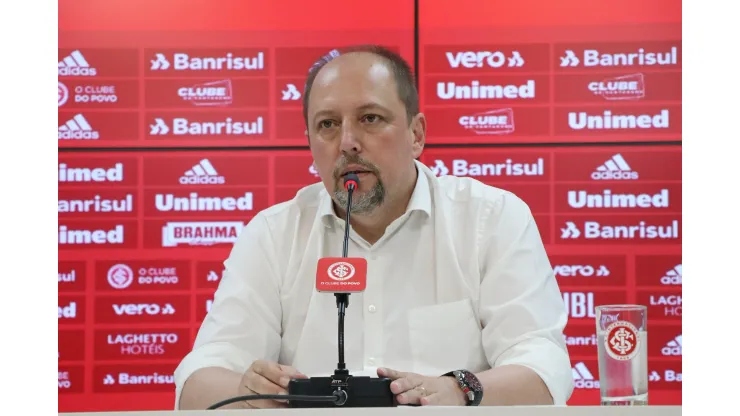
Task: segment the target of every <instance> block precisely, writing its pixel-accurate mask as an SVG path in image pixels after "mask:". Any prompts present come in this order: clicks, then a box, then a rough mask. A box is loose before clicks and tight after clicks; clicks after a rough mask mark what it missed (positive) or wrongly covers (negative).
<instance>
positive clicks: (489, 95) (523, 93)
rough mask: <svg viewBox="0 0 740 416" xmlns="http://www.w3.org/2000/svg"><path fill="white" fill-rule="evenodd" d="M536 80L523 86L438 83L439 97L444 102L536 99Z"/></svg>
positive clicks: (476, 81) (473, 82)
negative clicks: (453, 100) (454, 100)
mask: <svg viewBox="0 0 740 416" xmlns="http://www.w3.org/2000/svg"><path fill="white" fill-rule="evenodd" d="M534 87H535V84H534V80H531V79H530V80H528V81H527V82H526V83H524V84H521V85H513V84H511V85H481V83H480V81H478V80H473V81H471V82H470V85H456V84H455V82H454V81H451V82H438V83H437V97H439V98H440V99H442V100H451V99H456V100H490V99H516V98H535V88H534Z"/></svg>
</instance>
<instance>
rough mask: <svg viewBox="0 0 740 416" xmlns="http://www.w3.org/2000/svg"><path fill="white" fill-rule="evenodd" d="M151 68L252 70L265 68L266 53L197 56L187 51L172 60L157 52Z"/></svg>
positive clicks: (162, 69) (155, 69) (176, 55)
mask: <svg viewBox="0 0 740 416" xmlns="http://www.w3.org/2000/svg"><path fill="white" fill-rule="evenodd" d="M150 62H151V66H150V67H149V69H151V70H152V71H166V70H169V69H170V68H172V70H174V71H222V70H230V71H242V70H244V71H251V70H259V69H264V68H265V54H264V53H263V52H259V53H257V55H256V56H251V57H250V56H234V54H233V53H231V52H228V53H226V55H225V56H215V57H211V56H208V57H196V56H190V55H188V54H187V53H174V54H173V55H172V62H170V60H169V59H167V57H166V56H165V54H163V53H157V54H155V58H154V59H152V60H151V61H150Z"/></svg>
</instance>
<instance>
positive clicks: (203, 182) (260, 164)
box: [144, 154, 269, 187]
mask: <svg viewBox="0 0 740 416" xmlns="http://www.w3.org/2000/svg"><path fill="white" fill-rule="evenodd" d="M268 181H269V179H268V158H267V156H266V155H265V154H258V155H241V156H207V157H203V156H196V155H189V154H185V155H184V156H179V155H177V156H175V155H167V156H159V155H147V156H145V157H144V186H145V187H155V186H156V187H172V186H181V185H183V186H187V187H191V186H198V187H201V186H214V187H218V186H232V185H267V183H268Z"/></svg>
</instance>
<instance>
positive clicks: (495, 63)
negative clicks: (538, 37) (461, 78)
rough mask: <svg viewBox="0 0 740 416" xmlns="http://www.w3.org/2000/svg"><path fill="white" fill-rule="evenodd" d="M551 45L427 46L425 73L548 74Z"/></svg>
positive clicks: (425, 48) (425, 49) (425, 51)
mask: <svg viewBox="0 0 740 416" xmlns="http://www.w3.org/2000/svg"><path fill="white" fill-rule="evenodd" d="M549 56H550V45H548V44H544V43H542V44H536V43H533V44H522V45H479V44H478V45H474V46H470V47H465V46H437V45H434V46H424V72H426V73H427V74H433V73H443V72H444V73H465V74H471V73H486V74H491V73H494V74H497V73H509V72H546V71H548V70H549V69H550V64H549V60H548V58H549Z"/></svg>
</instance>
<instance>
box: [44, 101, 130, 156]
mask: <svg viewBox="0 0 740 416" xmlns="http://www.w3.org/2000/svg"><path fill="white" fill-rule="evenodd" d="M57 135H58V139H59V146H62V147H63V146H65V145H67V144H72V143H81V142H82V143H86V142H92V141H105V142H108V141H131V140H138V139H139V113H137V112H129V111H116V112H111V113H108V112H100V111H61V109H60V111H59V131H58V134H57Z"/></svg>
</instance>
